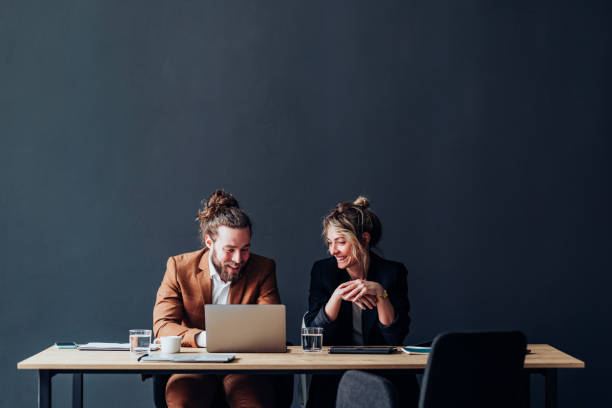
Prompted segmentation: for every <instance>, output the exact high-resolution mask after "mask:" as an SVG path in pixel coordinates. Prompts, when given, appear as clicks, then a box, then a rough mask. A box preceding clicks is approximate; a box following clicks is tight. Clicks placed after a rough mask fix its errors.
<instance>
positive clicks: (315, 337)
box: [302, 327, 323, 352]
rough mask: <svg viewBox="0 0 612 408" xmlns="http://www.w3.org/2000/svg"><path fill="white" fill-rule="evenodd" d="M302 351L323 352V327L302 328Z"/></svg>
mask: <svg viewBox="0 0 612 408" xmlns="http://www.w3.org/2000/svg"><path fill="white" fill-rule="evenodd" d="M302 350H304V351H306V352H311V351H322V350H323V328H322V327H302Z"/></svg>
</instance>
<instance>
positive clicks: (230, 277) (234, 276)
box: [210, 246, 244, 283]
mask: <svg viewBox="0 0 612 408" xmlns="http://www.w3.org/2000/svg"><path fill="white" fill-rule="evenodd" d="M210 259H211V260H212V264H213V266H214V267H215V269H216V270H217V273H218V274H219V276H220V277H221V279H222V280H223V281H224V282H232V283H234V282H236V281H237V280H238V279H240V278H241V277H242V271H243V269H244V265H239V266H240V269H239V270H238V271H237V272H233V271H232V272H227V271H226V270H225V265H229V266H232V267H235V266H236V264H235V263H234V262H226V263H225V264H224V263H222V262H221V261H219V258H217V254H216V253H215V247H214V246H213V247H212V248H211V249H210Z"/></svg>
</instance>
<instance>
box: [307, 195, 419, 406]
mask: <svg viewBox="0 0 612 408" xmlns="http://www.w3.org/2000/svg"><path fill="white" fill-rule="evenodd" d="M369 207H370V203H369V201H368V200H367V199H366V198H365V197H358V198H357V199H356V200H355V201H353V202H350V201H346V202H341V203H339V204H338V205H336V207H335V208H334V209H333V210H332V211H331V212H330V213H329V214H328V215H327V216H326V217H325V218H324V220H323V237H324V240H325V243H326V244H327V248H328V250H329V253H330V255H331V257H330V258H326V259H322V260H320V261H317V262H315V263H314V265H313V267H312V272H311V277H310V293H309V297H308V305H309V306H308V312H307V313H306V316H305V317H304V321H305V324H306V326H308V327H323V331H324V334H323V341H324V344H325V345H326V346H334V345H359V346H361V345H401V344H402V343H403V340H404V337H405V336H406V335H407V334H408V329H409V326H410V316H409V314H408V313H409V310H410V303H409V301H408V285H407V278H406V275H407V271H406V268H405V267H404V265H402V264H401V263H399V262H393V261H389V260H386V259H383V258H381V257H380V256H378V255H376V254H375V253H373V252H372V251H371V248H372V247H375V246H376V244H377V243H378V242H379V241H380V238H381V235H382V226H381V223H380V220H379V219H378V217H377V216H376V214H374V213H373V212H372V211H371V210H370V209H369ZM340 377H341V376H340V375H315V376H313V379H312V383H311V388H310V395H309V399H308V405H309V406H311V407H326V406H329V407H333V406H334V403H335V396H336V391H337V388H338V382H339V381H340ZM385 377H387V378H388V379H389V380H391V381H392V382H393V383H395V384H397V385H398V392H399V394H400V398H401V400H402V404H401V405H400V406H416V402H417V398H418V385H417V382H416V377H415V376H414V375H411V374H392V375H391V374H389V375H385Z"/></svg>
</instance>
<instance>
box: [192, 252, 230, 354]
mask: <svg viewBox="0 0 612 408" xmlns="http://www.w3.org/2000/svg"><path fill="white" fill-rule="evenodd" d="M208 270H209V271H210V280H211V284H212V303H213V305H227V302H228V300H229V290H230V285H231V284H232V281H227V282H223V281H222V280H221V276H219V272H217V269H215V265H213V263H212V254H211V255H210V256H209V257H208ZM196 343H197V344H198V347H206V331H203V332H202V333H199V334H198V335H196Z"/></svg>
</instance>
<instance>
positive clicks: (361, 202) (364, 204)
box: [353, 196, 370, 208]
mask: <svg viewBox="0 0 612 408" xmlns="http://www.w3.org/2000/svg"><path fill="white" fill-rule="evenodd" d="M353 204H354V205H356V206H357V207H361V208H370V201H368V199H367V198H365V197H364V196H359V197H357V198H356V199H355V201H353Z"/></svg>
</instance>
